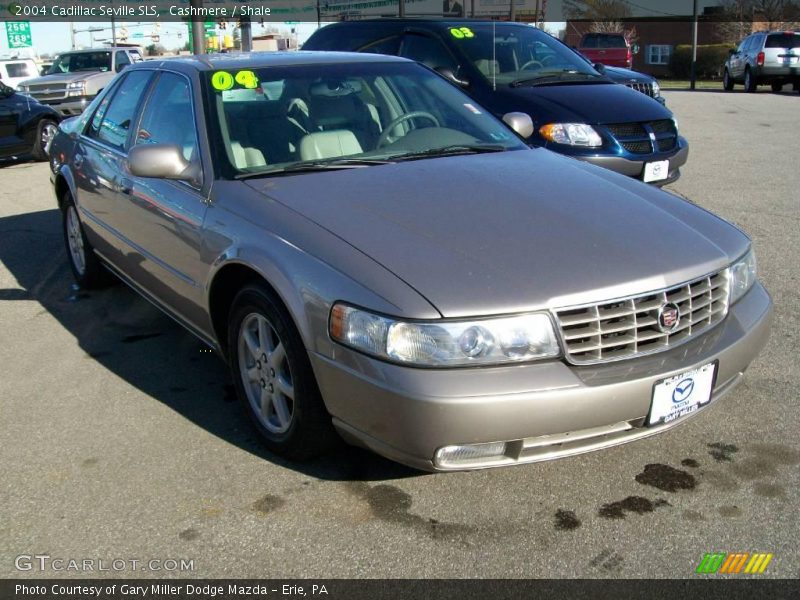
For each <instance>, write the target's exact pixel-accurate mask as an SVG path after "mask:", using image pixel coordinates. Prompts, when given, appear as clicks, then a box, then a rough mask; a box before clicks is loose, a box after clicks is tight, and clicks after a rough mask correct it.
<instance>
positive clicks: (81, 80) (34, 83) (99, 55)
mask: <svg viewBox="0 0 800 600" xmlns="http://www.w3.org/2000/svg"><path fill="white" fill-rule="evenodd" d="M141 60H143V58H142V53H141V51H140V50H139V49H138V48H94V49H91V50H74V51H71V52H64V53H62V54H60V55H59V56H58V58H56V60H55V62H53V65H52V66H51V67H50V70H49V71H48V72H47V74H46V75H44V76H43V77H37V78H36V79H28V80H27V81H24V82H22V83H21V84H19V87H18V89H19V91H21V92H23V93H26V94H29V95H30V96H33V97H34V98H36V99H37V100H38V101H39V102H41V103H43V104H49V105H50V106H52V107H53V108H55V109H56V110H57V111H59V112H60V113H61V114H62V115H64V116H72V115H79V114H81V113H82V112H83V110H84V109H85V108H86V107H87V106H88V105H89V103H90V102H91V101H92V99H93V98H94V97H95V96H96V95H97V94H98V93H99V92H100V91H101V90H102V89H103V88H104V87H106V85H108V83H109V82H110V81H111V80H112V79H113V78H114V75H116V74H117V73H119V72H120V71H121V70H122V69H124V68H125V67H127V66H128V65H130V64H132V63H137V62H139V61H141Z"/></svg>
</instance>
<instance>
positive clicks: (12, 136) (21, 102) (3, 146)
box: [0, 81, 61, 160]
mask: <svg viewBox="0 0 800 600" xmlns="http://www.w3.org/2000/svg"><path fill="white" fill-rule="evenodd" d="M59 121H61V115H59V114H58V113H57V112H56V111H55V110H53V109H52V108H50V107H49V106H45V105H44V104H40V103H39V102H37V101H36V100H34V99H33V98H29V97H27V96H25V95H23V94H20V93H18V92H16V91H14V90H13V89H11V88H10V87H9V86H7V85H5V84H4V83H3V82H2V81H0V158H4V159H5V158H14V157H17V156H28V155H32V156H33V157H34V158H36V159H37V160H47V156H48V148H49V146H50V142H51V140H52V139H53V136H55V133H56V130H57V129H58V123H59Z"/></svg>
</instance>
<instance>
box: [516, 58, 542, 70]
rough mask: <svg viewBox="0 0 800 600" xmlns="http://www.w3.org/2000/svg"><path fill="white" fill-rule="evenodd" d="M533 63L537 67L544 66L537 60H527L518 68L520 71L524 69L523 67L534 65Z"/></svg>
mask: <svg viewBox="0 0 800 600" xmlns="http://www.w3.org/2000/svg"><path fill="white" fill-rule="evenodd" d="M534 65H535V66H536V67H537V68H539V69H541V68H543V67H544V65H543V64H542V63H540V62H539V61H538V60H529V61H528V62H526V63H525V64H524V65H522V66H521V67H520V68H519V70H520V71H524V70H525V69H527V68H528V67H531V66H534Z"/></svg>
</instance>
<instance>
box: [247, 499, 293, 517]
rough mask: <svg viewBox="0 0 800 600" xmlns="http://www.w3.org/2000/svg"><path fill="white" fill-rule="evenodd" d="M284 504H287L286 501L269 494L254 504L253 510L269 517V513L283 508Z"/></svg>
mask: <svg viewBox="0 0 800 600" xmlns="http://www.w3.org/2000/svg"><path fill="white" fill-rule="evenodd" d="M284 504H286V500H284V499H283V498H281V497H280V496H274V495H273V494H267V495H266V496H263V497H262V498H259V499H258V500H256V501H255V502H253V510H254V511H256V512H257V513H259V514H260V515H268V514H269V513H271V512H273V511H276V510H278V509H279V508H281V507H282V506H283V505H284Z"/></svg>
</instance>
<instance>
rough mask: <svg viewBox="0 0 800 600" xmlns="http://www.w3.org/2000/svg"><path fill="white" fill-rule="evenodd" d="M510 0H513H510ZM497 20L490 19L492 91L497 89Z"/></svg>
mask: <svg viewBox="0 0 800 600" xmlns="http://www.w3.org/2000/svg"><path fill="white" fill-rule="evenodd" d="M511 1H512V2H513V1H514V0H511ZM496 65H497V21H495V20H492V91H493V92H496V91H497V66H496Z"/></svg>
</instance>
